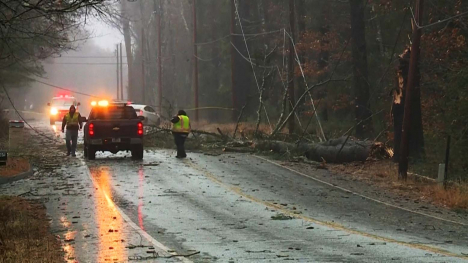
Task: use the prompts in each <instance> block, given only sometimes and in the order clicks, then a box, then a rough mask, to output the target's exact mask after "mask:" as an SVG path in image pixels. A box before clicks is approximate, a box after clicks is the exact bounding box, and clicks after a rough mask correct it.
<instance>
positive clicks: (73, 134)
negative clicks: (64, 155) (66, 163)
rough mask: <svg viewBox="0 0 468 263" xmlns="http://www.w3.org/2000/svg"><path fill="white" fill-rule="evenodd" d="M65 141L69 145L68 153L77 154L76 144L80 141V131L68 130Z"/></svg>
mask: <svg viewBox="0 0 468 263" xmlns="http://www.w3.org/2000/svg"><path fill="white" fill-rule="evenodd" d="M65 140H66V144H67V152H68V153H72V154H75V151H76V143H77V141H78V130H69V129H67V133H66V134H65ZM70 141H71V143H70Z"/></svg>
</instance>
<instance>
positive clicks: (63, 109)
mask: <svg viewBox="0 0 468 263" xmlns="http://www.w3.org/2000/svg"><path fill="white" fill-rule="evenodd" d="M47 105H48V106H49V107H50V110H49V119H50V125H55V122H57V121H62V120H63V117H64V116H65V115H66V114H67V113H68V111H69V110H70V106H72V105H73V106H75V107H76V111H78V106H80V103H79V102H77V101H76V99H75V97H71V96H68V95H60V96H57V97H53V98H52V101H51V102H49V103H47Z"/></svg>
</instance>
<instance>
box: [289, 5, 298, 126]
mask: <svg viewBox="0 0 468 263" xmlns="http://www.w3.org/2000/svg"><path fill="white" fill-rule="evenodd" d="M295 13H296V12H295V7H294V0H289V27H290V30H291V31H290V32H291V40H290V41H289V43H290V44H289V60H288V63H289V64H288V86H289V110H290V111H292V110H293V106H294V104H296V95H295V92H294V86H295V85H294V83H295V78H294V66H295V59H294V57H295V56H294V55H295V53H294V43H295V37H294V35H295V31H296V30H295V28H296V25H295V23H296V18H295V17H296V15H295ZM294 130H295V119H294V118H291V119H290V120H289V134H292V133H294Z"/></svg>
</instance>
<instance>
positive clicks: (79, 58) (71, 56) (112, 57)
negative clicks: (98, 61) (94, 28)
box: [54, 56, 127, 59]
mask: <svg viewBox="0 0 468 263" xmlns="http://www.w3.org/2000/svg"><path fill="white" fill-rule="evenodd" d="M123 57H125V58H126V57H127V56H123ZM54 58H79V59H81V58H83V59H84V58H108V59H115V57H110V56H59V57H54Z"/></svg>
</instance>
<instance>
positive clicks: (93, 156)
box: [87, 145, 96, 160]
mask: <svg viewBox="0 0 468 263" xmlns="http://www.w3.org/2000/svg"><path fill="white" fill-rule="evenodd" d="M87 152H88V160H94V159H96V150H95V149H94V148H93V147H92V146H91V145H89V146H88V147H87Z"/></svg>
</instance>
